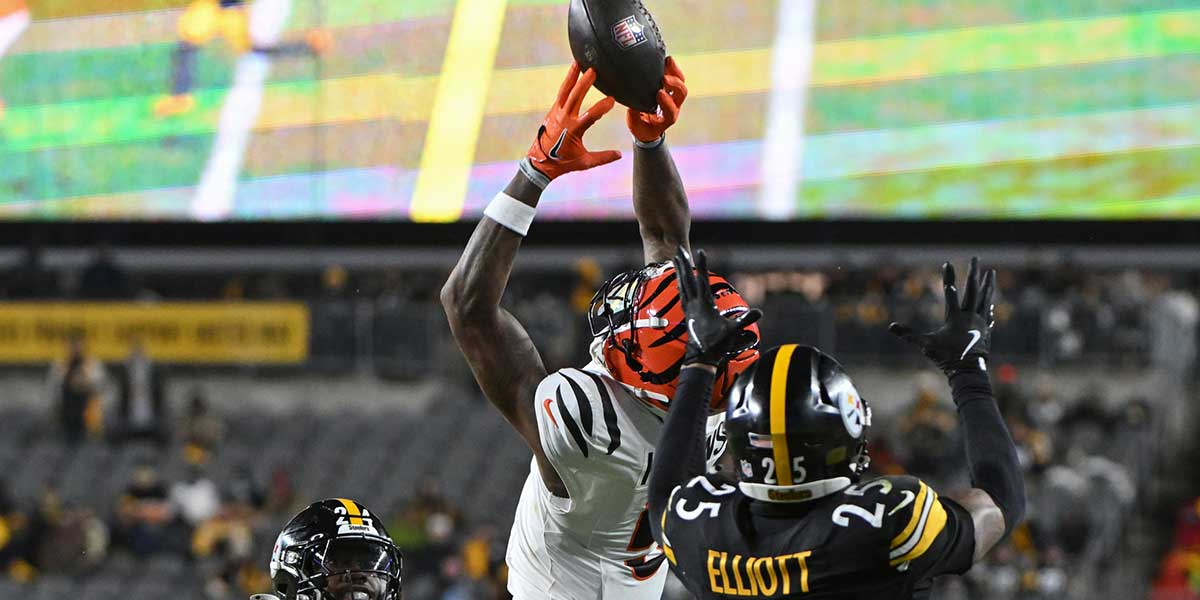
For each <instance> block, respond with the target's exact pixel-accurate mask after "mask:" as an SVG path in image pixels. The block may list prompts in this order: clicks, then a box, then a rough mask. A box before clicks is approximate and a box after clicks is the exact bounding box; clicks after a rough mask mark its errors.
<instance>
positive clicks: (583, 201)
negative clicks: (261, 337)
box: [0, 0, 1200, 221]
mask: <svg viewBox="0 0 1200 600" xmlns="http://www.w3.org/2000/svg"><path fill="white" fill-rule="evenodd" d="M567 4H568V2H567V1H566V0H507V1H506V0H472V1H469V2H468V1H466V0H400V1H398V2H396V1H383V0H336V1H335V0H245V1H237V0H194V1H191V2H188V1H186V0H0V50H2V51H3V56H2V57H0V99H2V100H3V103H4V104H3V109H2V110H3V113H2V118H0V218H3V219H21V220H25V219H37V220H68V219H69V220H143V219H144V220H205V221H210V220H211V221H227V220H274V219H316V220H361V219H381V220H418V221H422V220H431V221H452V220H457V219H475V218H478V217H479V215H480V214H481V211H482V208H483V206H484V205H485V204H486V202H487V201H488V200H489V199H490V198H491V197H492V195H493V194H495V192H497V191H499V190H501V189H503V187H504V185H505V184H506V182H507V181H508V179H509V178H510V177H511V176H512V174H513V173H514V171H515V166H516V162H517V160H518V159H519V158H521V157H522V156H523V155H524V153H525V151H526V149H527V148H528V147H529V144H530V142H531V141H532V139H533V137H534V134H535V133H536V131H537V127H538V125H539V124H540V122H541V118H542V115H543V114H544V113H545V111H546V110H547V108H549V106H550V104H551V102H552V101H553V99H554V96H555V92H556V90H557V89H558V85H559V82H560V81H561V79H562V77H563V75H564V74H565V72H566V68H567V65H568V64H569V62H570V60H571V54H570V49H569V46H568V43H567V28H566V18H567V10H568V6H567ZM646 4H647V7H648V8H649V9H650V11H651V12H652V13H653V14H654V17H655V18H656V20H657V22H658V24H659V26H660V28H661V31H662V33H663V36H664V39H665V41H666V44H667V48H668V51H669V52H670V54H672V55H673V56H675V57H676V58H677V60H678V63H679V64H680V66H681V67H682V69H683V71H684V72H685V74H686V75H687V84H688V87H689V88H690V95H689V96H688V99H687V102H686V105H685V106H684V107H683V112H682V116H681V118H680V121H679V123H678V124H677V125H676V126H675V127H674V128H672V129H671V131H670V133H669V135H668V139H669V145H670V148H671V150H672V152H673V155H674V158H675V161H676V163H677V165H678V168H679V172H680V174H681V176H682V178H683V181H684V183H685V185H686V186H687V189H688V193H689V198H690V200H691V204H692V212H693V216H694V218H697V219H782V220H787V219H1045V218H1071V219H1146V218H1181V217H1193V218H1194V217H1200V33H1198V32H1200V5H1198V4H1197V2H1196V0H1090V1H1085V2H1049V1H1045V0H941V1H938V0H896V1H890V2H880V1H878V0H828V1H815V0H786V1H783V0H737V1H736V2H712V1H711V0H646ZM597 97H598V96H597ZM624 121H625V115H624V114H623V109H622V108H621V107H618V108H617V110H614V111H613V112H612V113H610V114H609V115H608V116H606V117H605V118H604V119H602V120H601V122H600V123H599V124H597V125H596V126H595V127H594V128H593V129H592V130H591V131H590V132H589V133H588V136H587V144H588V146H589V147H590V148H592V149H608V148H615V149H620V150H622V151H623V152H624V153H625V157H624V158H623V159H622V160H621V161H619V162H617V163H614V164H611V165H607V166H604V167H601V168H597V169H594V170H591V171H587V172H583V173H577V174H572V175H569V176H566V177H563V178H562V179H560V180H558V181H555V182H554V183H553V184H552V186H551V188H550V189H549V191H548V192H547V194H546V196H545V197H544V200H543V203H542V205H541V207H540V213H539V218H541V219H601V220H606V219H628V218H631V217H632V207H631V204H630V195H631V186H632V161H631V156H632V148H631V143H630V136H629V133H628V131H627V130H626V129H625V124H624Z"/></svg>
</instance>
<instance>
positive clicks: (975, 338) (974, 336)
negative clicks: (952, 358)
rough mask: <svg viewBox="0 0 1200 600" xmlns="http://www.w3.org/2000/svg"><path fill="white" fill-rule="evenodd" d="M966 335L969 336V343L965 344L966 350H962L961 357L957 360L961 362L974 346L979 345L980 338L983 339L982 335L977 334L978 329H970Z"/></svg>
mask: <svg viewBox="0 0 1200 600" xmlns="http://www.w3.org/2000/svg"><path fill="white" fill-rule="evenodd" d="M967 333H969V334H971V343H970V344H967V348H966V350H963V353H962V356H960V357H958V360H962V359H964V358H966V357H967V353H968V352H970V351H971V348H974V347H975V344H977V343H979V340H980V338H982V337H983V334H982V333H979V330H978V329H972V330H970V331H968V332H967Z"/></svg>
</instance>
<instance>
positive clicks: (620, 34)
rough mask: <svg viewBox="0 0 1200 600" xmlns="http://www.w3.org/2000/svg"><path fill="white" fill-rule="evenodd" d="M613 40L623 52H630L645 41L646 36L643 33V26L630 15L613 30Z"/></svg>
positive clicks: (614, 26)
mask: <svg viewBox="0 0 1200 600" xmlns="http://www.w3.org/2000/svg"><path fill="white" fill-rule="evenodd" d="M612 32H613V39H614V40H616V42H617V45H618V46H620V47H621V49H622V50H628V49H630V48H632V47H634V46H636V45H638V44H640V43H642V42H644V41H646V34H645V33H642V24H641V23H638V22H637V18H635V17H634V16H633V15H629V16H628V17H625V18H624V19H621V20H620V21H617V24H616V25H613V28H612Z"/></svg>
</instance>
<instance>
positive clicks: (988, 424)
mask: <svg viewBox="0 0 1200 600" xmlns="http://www.w3.org/2000/svg"><path fill="white" fill-rule="evenodd" d="M950 386H951V388H952V390H953V396H954V404H955V405H957V406H958V416H959V421H960V422H961V423H962V427H963V437H964V438H965V442H966V449H967V466H968V468H969V469H970V473H971V484H972V485H973V486H974V487H976V488H979V489H981V490H983V491H985V492H987V493H988V495H989V496H991V497H992V500H993V501H994V502H995V503H996V506H998V507H999V508H1000V512H1001V513H1003V515H1004V524H1005V533H1008V532H1011V531H1012V529H1013V528H1014V527H1016V525H1017V524H1018V523H1020V522H1021V520H1022V519H1024V518H1025V480H1024V478H1023V477H1022V476H1021V466H1020V463H1019V461H1018V460H1017V448H1016V445H1015V444H1014V443H1013V439H1012V436H1011V435H1010V434H1009V432H1008V427H1007V426H1006V425H1005V424H1004V418H1003V417H1002V416H1001V415H1000V409H999V407H998V406H997V405H996V400H995V399H994V398H993V397H992V386H991V383H990V382H989V381H988V376H987V372H986V371H982V370H970V371H960V372H957V373H954V374H953V375H951V376H950Z"/></svg>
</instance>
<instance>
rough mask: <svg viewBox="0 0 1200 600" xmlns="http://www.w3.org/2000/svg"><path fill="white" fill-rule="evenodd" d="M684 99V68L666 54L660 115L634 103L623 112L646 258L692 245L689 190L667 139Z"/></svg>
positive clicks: (652, 259)
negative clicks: (631, 146) (629, 138)
mask: <svg viewBox="0 0 1200 600" xmlns="http://www.w3.org/2000/svg"><path fill="white" fill-rule="evenodd" d="M686 99H687V86H686V85H684V77H683V71H681V70H680V69H679V66H678V65H676V64H675V59H673V58H670V57H668V58H667V72H666V75H665V76H664V77H663V89H661V90H659V91H658V104H659V107H660V112H659V114H648V113H643V112H640V111H637V110H634V109H632V108H631V109H629V111H628V112H627V114H626V122H627V124H628V125H629V131H630V132H631V133H632V134H633V144H634V149H633V212H634V214H635V215H636V216H637V220H638V228H639V230H640V231H641V234H642V250H643V253H644V255H645V260H646V262H647V263H654V262H660V261H664V260H668V259H670V258H671V257H672V256H673V255H674V254H675V248H677V247H679V246H683V247H684V248H685V249H688V248H690V243H689V241H688V231H689V230H690V229H691V224H692V221H691V214H690V213H689V212H688V202H687V193H686V192H685V191H684V189H683V181H682V180H681V179H680V178H679V171H677V170H676V169H675V161H674V160H673V159H672V158H671V151H670V150H668V149H667V142H666V131H667V129H668V128H669V127H671V126H672V125H674V124H675V121H676V120H678V119H679V109H680V108H681V107H682V106H683V101H684V100H686Z"/></svg>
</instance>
